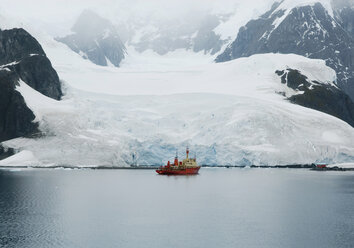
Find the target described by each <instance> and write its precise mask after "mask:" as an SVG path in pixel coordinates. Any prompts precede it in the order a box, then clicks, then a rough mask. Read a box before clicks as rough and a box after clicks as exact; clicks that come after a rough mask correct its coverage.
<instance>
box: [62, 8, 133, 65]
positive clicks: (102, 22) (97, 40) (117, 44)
mask: <svg viewBox="0 0 354 248" xmlns="http://www.w3.org/2000/svg"><path fill="white" fill-rule="evenodd" d="M72 31H73V32H74V34H72V35H68V36H66V37H63V38H57V39H56V40H57V41H60V42H62V43H64V44H66V45H67V46H68V47H70V49H71V50H73V51H74V52H76V53H78V54H80V55H81V56H82V57H83V58H85V59H89V60H90V61H92V62H93V63H95V64H97V65H102V66H107V65H108V63H109V62H108V61H107V59H108V60H109V61H110V62H111V63H112V64H113V65H114V66H117V67H119V65H120V63H121V61H122V60H123V59H124V57H125V53H126V52H125V47H124V45H123V43H122V42H121V39H120V37H119V35H118V32H117V30H116V28H115V27H114V26H113V25H112V23H111V22H110V21H108V20H106V19H104V18H102V17H100V16H98V15H97V14H96V13H94V12H92V11H89V10H85V11H84V12H83V13H82V14H81V15H80V17H79V19H78V20H77V22H76V23H75V25H74V26H73V28H72Z"/></svg>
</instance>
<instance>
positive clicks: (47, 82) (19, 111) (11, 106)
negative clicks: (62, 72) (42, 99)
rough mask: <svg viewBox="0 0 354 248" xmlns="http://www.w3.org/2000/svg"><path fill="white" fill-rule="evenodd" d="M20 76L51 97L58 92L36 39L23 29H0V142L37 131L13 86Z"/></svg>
mask: <svg viewBox="0 0 354 248" xmlns="http://www.w3.org/2000/svg"><path fill="white" fill-rule="evenodd" d="M20 80H22V81H23V82H25V83H27V84H28V85H29V86H30V87H32V88H33V89H34V90H37V91H39V92H40V93H42V94H43V95H46V96H48V97H51V98H53V99H56V100H59V99H60V98H61V96H62V91H61V85H60V81H59V77H58V74H57V73H56V71H55V70H54V69H53V67H52V65H51V63H50V61H49V59H48V58H47V57H46V54H45V53H44V51H43V49H42V47H41V45H40V44H39V43H38V41H36V39H34V38H33V37H32V36H31V35H30V34H29V33H27V32H26V31H25V30H23V29H11V30H4V31H2V30H0V142H2V141H5V140H9V139H13V138H17V137H24V136H25V137H28V136H31V135H34V134H37V133H39V130H38V123H35V122H34V120H35V115H34V114H33V112H32V111H31V110H30V109H29V108H28V106H27V105H26V102H25V100H24V98H23V97H22V95H21V94H20V93H19V92H18V91H17V90H16V86H17V85H18V82H19V81H20ZM0 153H1V151H0Z"/></svg>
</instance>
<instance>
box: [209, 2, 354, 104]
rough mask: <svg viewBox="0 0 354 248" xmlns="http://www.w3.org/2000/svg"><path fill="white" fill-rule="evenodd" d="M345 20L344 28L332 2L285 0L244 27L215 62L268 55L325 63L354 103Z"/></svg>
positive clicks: (352, 47) (351, 48)
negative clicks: (285, 55)
mask: <svg viewBox="0 0 354 248" xmlns="http://www.w3.org/2000/svg"><path fill="white" fill-rule="evenodd" d="M343 13H344V12H343ZM348 18H350V17H348ZM342 19H343V22H342V23H344V22H345V23H346V24H345V25H344V26H342V25H341V22H339V21H338V19H337V18H336V17H335V14H334V11H333V9H332V7H331V4H330V2H329V1H325V0H321V1H311V0H303V1H290V0H284V1H281V2H278V3H276V4H274V5H273V7H272V9H271V10H270V11H268V12H267V13H265V14H264V15H263V16H261V17H260V18H259V19H256V20H251V21H249V22H248V23H247V25H245V26H244V27H242V28H241V29H240V31H239V33H238V36H237V38H236V39H235V40H234V41H233V42H232V43H231V44H230V45H229V46H228V47H227V49H226V50H225V51H224V52H223V53H222V54H220V55H219V56H218V57H217V59H216V61H218V62H222V61H228V60H231V59H236V58H240V57H246V56H250V55H253V54H259V53H269V52H273V53H285V54H286V53H295V54H299V55H303V56H306V57H308V58H316V59H323V60H325V61H326V64H327V65H328V66H330V67H331V68H333V69H334V70H335V71H336V72H337V84H338V85H339V86H340V87H341V88H342V89H343V90H344V91H345V92H346V93H347V94H348V95H349V96H350V97H351V98H352V99H354V64H353V58H354V39H353V36H352V35H351V34H350V25H351V24H350V22H351V20H348V21H347V19H346V18H345V17H344V14H343V18H342ZM344 20H345V21H344ZM345 27H347V29H346V28H345Z"/></svg>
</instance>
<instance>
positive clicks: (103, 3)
mask: <svg viewBox="0 0 354 248" xmlns="http://www.w3.org/2000/svg"><path fill="white" fill-rule="evenodd" d="M273 2H274V0H248V1H247V2H246V1H244V0H218V1H215V0H193V1H189V0H149V1H146V0H99V1H98V0H51V1H48V0H35V1H28V0H1V2H0V15H5V16H10V17H12V18H14V19H17V20H20V21H23V22H26V23H28V22H30V23H31V25H32V26H33V25H35V26H38V27H40V28H41V29H44V30H45V31H47V32H48V33H50V34H52V35H53V36H60V35H64V34H65V33H68V32H69V31H70V28H71V26H72V25H73V23H74V21H75V20H76V19H77V17H78V16H79V14H80V13H81V12H82V11H83V10H84V9H91V10H94V11H95V12H97V13H98V14H100V15H101V16H103V17H105V18H108V19H110V20H111V21H112V22H114V23H115V24H121V23H125V25H129V24H131V23H140V25H144V24H148V23H149V22H155V23H156V22H160V23H161V22H166V21H178V20H183V21H185V22H186V21H189V22H191V23H192V22H195V21H198V20H199V19H202V18H204V17H205V16H206V15H208V14H210V13H212V14H219V13H222V14H234V13H240V12H242V10H243V9H244V8H247V9H249V10H252V11H254V12H255V14H256V15H259V14H261V13H262V12H263V11H264V9H267V8H269V7H270V6H271V5H272V3H273ZM240 14H242V13H240Z"/></svg>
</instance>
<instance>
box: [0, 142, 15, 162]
mask: <svg viewBox="0 0 354 248" xmlns="http://www.w3.org/2000/svg"><path fill="white" fill-rule="evenodd" d="M14 154H15V151H14V149H12V148H5V147H3V146H2V145H0V160H2V159H4V158H7V157H10V156H12V155H14Z"/></svg>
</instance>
